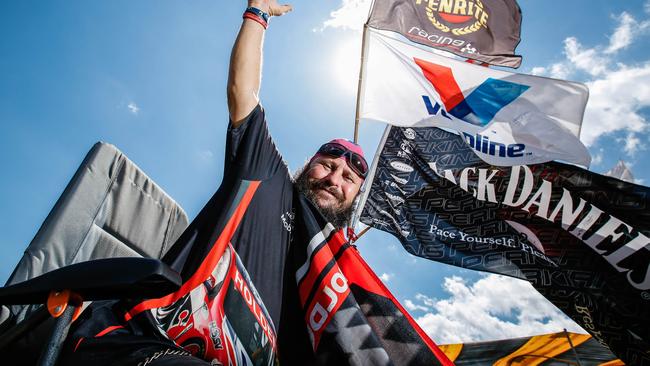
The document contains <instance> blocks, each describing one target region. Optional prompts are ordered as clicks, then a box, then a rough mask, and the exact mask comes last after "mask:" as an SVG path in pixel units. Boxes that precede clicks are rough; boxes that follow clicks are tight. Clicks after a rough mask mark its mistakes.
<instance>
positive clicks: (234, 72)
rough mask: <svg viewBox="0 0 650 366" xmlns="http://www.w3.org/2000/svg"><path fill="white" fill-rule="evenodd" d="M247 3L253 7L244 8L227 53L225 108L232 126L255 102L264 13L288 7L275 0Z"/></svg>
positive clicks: (258, 88) (276, 14) (282, 10)
mask: <svg viewBox="0 0 650 366" xmlns="http://www.w3.org/2000/svg"><path fill="white" fill-rule="evenodd" d="M248 7H249V9H250V8H251V7H252V8H255V9H257V10H255V9H252V10H251V11H248V10H247V12H246V13H245V14H244V15H245V17H244V21H243V22H242V25H241V28H240V29H239V34H238V35H237V40H235V45H234V46H233V49H232V53H231V55H230V71H229V74H228V87H227V94H228V111H229V112H230V120H231V121H232V123H233V126H234V127H237V126H239V125H240V124H241V123H242V122H243V121H244V118H245V117H246V116H248V115H249V114H250V112H251V111H252V110H253V108H255V106H256V105H257V103H259V97H258V95H259V91H260V82H261V79H262V75H261V71H262V70H261V69H262V43H263V41H264V30H265V29H266V27H265V24H266V23H267V22H266V20H265V19H264V15H265V14H268V15H269V16H279V15H283V14H285V13H287V12H289V11H291V6H290V5H279V4H278V3H277V0H248ZM258 10H261V12H263V13H265V14H262V13H261V12H258Z"/></svg>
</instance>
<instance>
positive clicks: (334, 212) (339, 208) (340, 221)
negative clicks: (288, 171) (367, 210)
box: [294, 164, 354, 230]
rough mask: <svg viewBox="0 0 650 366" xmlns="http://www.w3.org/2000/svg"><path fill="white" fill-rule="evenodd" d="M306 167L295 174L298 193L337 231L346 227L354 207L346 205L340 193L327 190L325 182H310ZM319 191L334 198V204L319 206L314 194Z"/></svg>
mask: <svg viewBox="0 0 650 366" xmlns="http://www.w3.org/2000/svg"><path fill="white" fill-rule="evenodd" d="M308 165H309V164H307V165H306V166H305V167H303V168H302V169H300V170H298V171H297V172H296V174H295V178H294V183H295V184H296V187H297V188H298V191H300V192H301V193H302V194H304V195H305V197H307V199H308V200H309V202H311V203H312V204H314V206H316V208H317V209H318V211H319V212H320V213H321V214H322V215H323V217H325V219H326V220H327V221H329V223H330V224H332V225H333V226H334V227H335V228H336V229H337V230H338V229H342V228H344V227H346V226H347V224H348V222H349V221H350V218H351V217H352V212H353V206H354V205H353V204H349V205H346V204H345V201H344V198H343V197H342V195H341V194H340V192H336V191H334V190H331V189H329V188H328V186H327V184H326V183H325V182H321V181H312V182H310V181H309V177H308V176H307V170H308ZM320 189H323V190H326V191H328V192H329V193H331V194H332V195H333V196H334V197H335V198H336V204H333V205H328V206H321V205H320V204H319V203H318V202H319V201H318V196H317V194H316V192H317V191H318V190H320Z"/></svg>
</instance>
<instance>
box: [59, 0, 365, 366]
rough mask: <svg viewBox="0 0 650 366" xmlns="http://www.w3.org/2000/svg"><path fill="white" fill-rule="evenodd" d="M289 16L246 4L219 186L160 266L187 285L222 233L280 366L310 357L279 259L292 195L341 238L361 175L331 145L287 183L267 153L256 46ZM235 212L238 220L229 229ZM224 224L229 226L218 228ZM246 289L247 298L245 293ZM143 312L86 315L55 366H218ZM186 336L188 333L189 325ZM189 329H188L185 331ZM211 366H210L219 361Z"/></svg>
mask: <svg viewBox="0 0 650 366" xmlns="http://www.w3.org/2000/svg"><path fill="white" fill-rule="evenodd" d="M290 10H291V6H289V5H279V4H278V3H277V1H276V0H249V1H248V8H247V9H246V10H245V12H244V15H243V22H242V25H241V29H240V31H239V34H238V36H237V39H236V41H235V44H234V46H233V50H232V54H231V59H230V70H229V78H228V86H227V97H228V109H229V114H230V123H229V125H228V133H227V138H226V154H225V164H224V175H223V176H224V178H223V182H222V183H221V186H220V187H219V189H218V190H217V192H216V193H215V195H214V196H213V197H212V198H211V199H210V201H209V202H208V203H207V204H206V206H205V207H204V208H203V209H202V210H201V212H200V213H199V215H198V216H197V217H196V218H195V219H194V220H193V221H192V223H191V224H190V226H189V227H188V228H187V229H186V230H185V232H184V233H183V235H181V237H180V238H179V239H178V240H177V242H176V243H175V244H174V245H173V247H172V248H171V249H170V251H169V252H168V253H167V254H166V255H165V257H164V258H163V261H164V262H166V263H167V264H170V265H171V266H172V268H174V269H176V270H177V271H179V272H180V273H181V276H182V278H183V279H187V278H190V279H191V278H192V277H195V274H196V273H199V272H200V273H203V272H201V271H200V270H199V268H201V267H202V266H203V265H204V263H207V262H208V261H209V258H208V257H209V253H210V252H211V248H212V247H213V246H212V245H213V244H212V243H215V238H217V237H219V238H220V237H221V236H222V235H223V233H224V232H228V233H229V235H231V236H230V237H229V243H230V244H231V245H232V247H233V248H234V249H235V251H236V252H237V254H238V255H239V258H240V259H241V262H242V263H243V265H244V266H245V269H246V272H248V275H249V276H250V279H251V280H252V284H253V285H254V287H255V288H256V289H257V292H258V293H259V297H260V299H261V302H262V303H263V304H259V305H260V306H262V307H265V308H266V310H267V311H268V316H269V318H270V323H272V327H273V328H274V331H273V332H275V330H277V338H278V344H279V346H278V347H279V350H278V351H279V355H280V361H281V362H282V363H283V364H294V363H296V361H295V358H294V359H293V360H292V359H287V358H286V357H293V356H291V355H292V354H293V355H295V354H296V353H301V352H305V353H307V355H306V356H305V357H309V355H308V354H309V351H308V348H310V345H309V342H308V341H307V331H306V329H305V323H304V318H303V315H301V314H302V310H301V309H300V304H298V300H297V296H296V279H295V273H296V272H295V268H294V267H293V265H294V263H292V262H291V260H290V259H288V258H289V257H291V256H292V252H291V245H290V244H291V242H292V239H293V234H294V233H293V232H292V231H293V230H294V228H295V222H296V221H300V219H302V216H301V217H296V215H298V214H299V212H300V208H304V207H305V202H304V200H303V197H301V196H300V195H301V194H302V195H304V197H306V198H307V199H308V201H309V202H311V204H312V205H313V206H315V207H316V208H317V211H318V212H320V214H322V216H323V217H324V218H325V219H326V220H327V221H329V222H330V224H331V225H329V226H330V228H331V229H332V230H334V229H336V230H338V229H342V228H343V227H345V225H346V224H347V222H348V220H349V219H350V214H351V211H352V205H353V203H354V201H355V199H356V197H357V195H358V193H359V190H360V187H361V184H362V183H363V181H364V179H365V177H366V174H367V171H368V164H367V162H366V160H365V159H364V157H363V151H362V150H361V148H360V147H359V146H358V145H356V144H354V143H352V142H350V141H347V140H344V139H335V140H332V141H329V142H327V143H325V144H324V145H322V146H321V147H320V148H319V149H318V150H317V152H316V153H315V154H314V156H313V157H312V158H311V159H310V160H309V162H308V163H307V164H306V165H305V166H304V167H303V168H302V169H301V170H300V171H299V172H298V173H297V174H296V178H295V181H294V179H293V178H292V177H291V175H290V174H289V170H288V168H287V166H286V164H285V163H284V161H283V159H282V156H281V155H280V153H279V152H278V151H277V149H276V148H275V145H274V143H273V141H272V138H271V136H270V134H269V131H268V128H267V124H266V119H265V112H264V109H263V108H262V106H261V105H260V102H259V99H258V95H259V89H260V81H261V65H262V44H263V38H264V33H265V30H266V28H267V26H268V21H269V17H270V16H280V15H283V14H285V13H287V12H289V11H290ZM242 197H246V198H242ZM242 202H243V203H242ZM307 205H309V204H308V203H307ZM237 212H244V213H242V214H241V216H240V217H239V218H237V220H233V218H234V217H236V216H237ZM234 221H237V222H238V223H237V224H235V226H234V229H233V228H230V229H226V226H229V225H230V223H231V222H234ZM226 222H227V223H228V224H227V225H226V226H224V225H225V224H224V223H226ZM217 241H218V239H217ZM215 245H216V244H215ZM303 255H304V253H303ZM210 263H212V262H210ZM184 284H185V282H184ZM199 286H202V285H199ZM184 288H186V289H185V290H184ZM195 288H198V287H195ZM254 290H255V289H251V291H252V292H253V293H255V291H254ZM183 291H185V292H183ZM188 291H193V290H192V288H191V287H188V286H184V287H182V288H181V290H179V291H178V292H176V293H174V294H173V295H178V297H180V299H181V300H182V299H187V298H188V297H190V298H191V297H192V296H190V293H188ZM170 295H171V294H170ZM181 296H182V297H181ZM168 297H173V296H168ZM249 297H250V295H249ZM175 298H176V297H175ZM181 300H170V302H165V303H162V302H159V303H157V305H156V306H155V307H151V308H147V310H151V309H154V308H162V307H164V308H165V309H166V311H167V313H171V312H172V310H173V309H178V308H179V306H180V305H182V304H180V303H181V302H182V301H181ZM188 301H189V300H188ZM191 301H192V302H191V305H192V308H212V305H213V304H212V303H208V302H206V303H202V302H201V301H202V300H199V302H198V303H194V302H193V301H194V299H191ZM142 304H143V303H140V304H137V305H135V306H133V305H129V304H125V303H117V304H115V303H107V304H106V305H103V304H102V305H95V306H92V307H91V309H89V310H90V311H86V312H85V319H83V320H82V321H80V322H77V324H76V329H74V330H73V332H72V335H71V336H70V337H69V338H68V340H67V346H66V348H67V352H66V354H65V355H64V358H63V363H62V364H64V365H69V364H70V365H85V364H93V365H94V366H104V365H118V364H119V365H140V364H141V365H145V364H146V365H152V366H163V365H208V364H210V362H211V361H212V362H213V361H214V359H215V358H217V356H215V354H210V353H209V352H210V351H209V350H207V349H209V348H210V347H211V346H210V345H207V346H206V347H203V348H201V349H202V351H200V352H204V353H203V354H201V355H200V357H201V358H203V359H200V358H198V357H192V356H190V355H189V354H188V353H187V352H185V351H184V350H183V349H181V348H179V347H178V345H182V343H183V340H182V339H180V340H179V339H175V341H176V343H178V345H177V344H175V343H174V342H172V341H171V340H169V339H168V338H167V337H166V336H165V335H164V334H161V333H160V332H158V327H161V328H163V330H167V329H168V328H164V327H163V325H161V324H163V323H164V321H161V319H160V318H155V319H153V318H152V315H151V314H148V312H147V311H144V312H139V313H137V314H136V315H137V317H136V315H133V317H131V314H133V313H132V312H133V311H134V309H137V308H141V306H142ZM179 304H180V305H179ZM125 311H126V312H127V313H128V314H129V317H128V318H127V319H134V320H129V321H126V322H124V319H125V317H124V312H125ZM265 313H266V312H265ZM156 316H157V315H154V317H156ZM185 321H187V320H186V319H185ZM199 326H200V325H199ZM192 327H196V326H195V325H193V324H192ZM190 328H191V327H190V326H188V328H187V329H186V330H185V331H189V330H190ZM185 331H184V332H185ZM246 331H247V332H250V330H246ZM246 331H245V332H246ZM223 332H224V330H223V329H221V330H215V331H214V332H213V331H212V330H211V333H214V334H215V335H216V334H222V333H223ZM179 337H180V335H179ZM296 338H302V339H296ZM215 347H216V346H215ZM283 347H284V349H283ZM292 348H293V349H292ZM296 348H299V349H298V350H295V349H296ZM215 349H216V348H215ZM206 350H207V351H206ZM283 351H284V353H283ZM294 351H295V352H294ZM215 352H216V351H215ZM254 353H256V352H254ZM283 355H284V357H283ZM249 356H251V357H252V358H255V357H253V356H252V355H249ZM206 361H208V362H207V363H206ZM217 361H218V362H217V363H216V364H220V363H219V362H221V363H223V362H228V360H217ZM212 364H215V363H214V362H213V363H212Z"/></svg>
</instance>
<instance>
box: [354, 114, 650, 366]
mask: <svg viewBox="0 0 650 366" xmlns="http://www.w3.org/2000/svg"><path fill="white" fill-rule="evenodd" d="M484 143H486V144H487V143H488V141H484ZM486 148H487V147H486ZM376 164H377V165H376V170H375V174H374V178H373V179H374V180H373V182H372V186H371V189H370V191H369V194H368V196H367V201H366V203H365V207H364V208H363V212H362V215H361V221H362V222H364V223H365V224H368V225H371V226H373V227H375V228H378V229H381V230H384V231H387V232H389V233H392V234H393V235H395V236H396V237H397V238H399V240H400V241H401V243H402V245H403V246H404V248H405V249H406V250H407V251H409V252H410V253H412V254H414V255H417V256H420V257H423V258H428V259H432V260H436V261H441V262H444V263H448V264H452V265H456V266H460V267H464V268H468V269H475V270H479V271H488V272H493V273H499V274H504V275H509V276H513V277H517V278H521V279H527V280H528V281H530V282H531V283H532V284H533V286H534V287H535V288H536V289H537V290H538V291H539V292H540V293H542V294H543V295H544V296H545V297H546V298H547V299H549V300H550V301H551V302H553V303H554V304H555V305H556V306H558V307H559V308H560V309H561V310H562V311H564V312H565V313H566V314H567V315H569V316H570V317H571V318H572V319H573V320H575V321H576V322H577V323H578V324H580V325H581V326H582V327H583V328H584V329H585V330H587V331H589V332H590V333H591V335H592V336H593V337H594V338H595V339H597V340H599V341H600V342H601V343H603V344H605V345H607V346H609V347H610V349H611V350H612V352H614V353H615V354H616V355H617V356H618V357H620V358H621V359H622V360H624V361H625V362H626V363H628V364H638V365H641V364H643V365H647V364H650V356H649V355H648V354H647V350H648V349H650V326H649V324H650V306H649V305H650V272H649V268H648V266H649V264H650V250H649V249H650V238H649V237H650V210H649V206H650V189H648V188H647V187H643V186H639V185H635V184H631V183H626V182H623V181H620V180H618V179H614V178H610V177H606V176H603V175H599V174H595V173H592V172H589V171H587V170H584V169H581V168H578V167H575V166H570V165H566V164H561V163H555V162H551V163H544V164H535V165H529V166H525V165H524V166H513V167H496V166H491V165H488V164H487V163H484V162H483V161H482V160H480V159H479V158H478V157H477V156H476V155H475V154H474V152H473V151H472V150H471V149H470V148H469V147H468V146H467V144H466V143H465V142H464V141H463V139H462V138H461V137H459V136H457V135H455V134H452V133H448V132H446V131H444V130H441V129H438V128H395V127H393V128H392V129H390V130H389V132H387V135H386V139H385V143H384V145H383V147H382V150H381V154H380V156H379V157H378V159H377V162H376ZM513 296H516V294H513ZM531 311H534V309H531Z"/></svg>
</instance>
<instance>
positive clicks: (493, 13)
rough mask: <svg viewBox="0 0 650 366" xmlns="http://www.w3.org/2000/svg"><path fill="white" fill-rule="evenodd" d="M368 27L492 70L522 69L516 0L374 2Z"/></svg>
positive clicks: (388, 0) (519, 25)
mask: <svg viewBox="0 0 650 366" xmlns="http://www.w3.org/2000/svg"><path fill="white" fill-rule="evenodd" d="M368 26H370V27H373V28H376V29H382V30H388V31H393V32H398V33H400V34H402V35H403V36H405V37H406V38H408V39H410V40H411V41H413V42H417V43H421V44H423V45H425V46H429V47H433V48H437V49H441V50H445V51H448V52H452V53H454V54H456V55H458V56H462V57H467V58H469V59H473V60H478V61H481V62H486V63H489V64H492V65H498V66H506V67H519V65H520V64H521V56H518V55H515V54H514V52H515V47H517V44H518V43H519V34H520V31H521V10H520V9H519V5H517V2H516V1H515V0H444V1H439V0H375V1H374V3H373V8H372V10H371V13H370V18H369V19H368Z"/></svg>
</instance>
